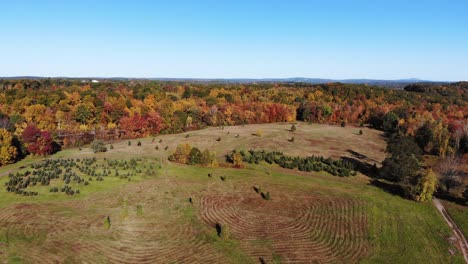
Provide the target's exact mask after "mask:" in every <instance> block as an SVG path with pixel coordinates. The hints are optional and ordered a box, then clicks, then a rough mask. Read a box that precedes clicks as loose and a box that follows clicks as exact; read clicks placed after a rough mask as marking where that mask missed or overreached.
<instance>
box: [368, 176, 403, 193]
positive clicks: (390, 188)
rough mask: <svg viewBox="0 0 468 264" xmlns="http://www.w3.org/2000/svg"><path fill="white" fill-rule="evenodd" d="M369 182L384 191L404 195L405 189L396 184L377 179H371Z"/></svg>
mask: <svg viewBox="0 0 468 264" xmlns="http://www.w3.org/2000/svg"><path fill="white" fill-rule="evenodd" d="M369 184H370V185H372V186H375V187H377V188H379V189H382V190H383V191H384V192H386V193H390V194H393V195H398V196H401V197H405V191H404V190H403V188H401V186H400V185H398V184H395V183H389V182H385V181H382V180H379V179H373V180H372V181H371V182H370V183H369Z"/></svg>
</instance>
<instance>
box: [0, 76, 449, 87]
mask: <svg viewBox="0 0 468 264" xmlns="http://www.w3.org/2000/svg"><path fill="white" fill-rule="evenodd" d="M46 78H48V77H40V76H15V77H0V79H6V80H8V79H9V80H18V79H30V80H34V79H36V80H38V79H46ZM52 79H71V80H100V81H104V80H111V81H128V80H152V81H179V82H221V83H271V82H276V83H310V84H321V83H330V82H341V83H349V84H368V85H378V86H389V87H402V86H404V85H407V84H412V83H437V84H442V83H450V82H443V81H429V80H421V79H416V78H410V79H399V80H377V79H322V78H304V77H293V78H261V79H255V78H131V77H110V78H105V77H53V78H52Z"/></svg>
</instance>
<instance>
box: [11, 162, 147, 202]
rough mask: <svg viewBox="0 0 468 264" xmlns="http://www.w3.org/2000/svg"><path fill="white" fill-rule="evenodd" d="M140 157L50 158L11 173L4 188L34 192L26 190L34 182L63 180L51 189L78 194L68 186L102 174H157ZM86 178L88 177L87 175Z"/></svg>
mask: <svg viewBox="0 0 468 264" xmlns="http://www.w3.org/2000/svg"><path fill="white" fill-rule="evenodd" d="M141 161H142V160H141V159H131V160H108V159H106V158H104V161H103V162H98V160H97V159H96V158H84V159H72V158H70V159H53V160H52V159H49V160H45V161H44V162H40V163H34V164H31V165H30V166H29V168H28V169H27V170H26V171H24V172H19V171H18V172H16V173H15V174H14V173H10V174H9V175H8V177H9V179H8V181H7V182H6V183H5V187H6V191H8V192H11V193H15V194H19V195H24V196H36V195H38V192H36V191H30V190H27V188H28V187H34V186H36V185H41V186H49V185H51V181H53V180H62V181H63V184H64V185H63V186H62V187H61V188H59V187H56V186H54V187H51V188H50V189H49V191H50V192H63V193H65V194H67V195H75V194H79V193H80V190H79V189H77V188H76V189H73V188H72V187H71V186H69V185H70V184H71V183H73V184H74V186H76V185H79V186H82V187H84V186H87V185H89V184H90V183H91V182H92V181H104V179H105V177H108V176H114V177H119V178H121V179H128V180H130V179H131V177H132V176H136V175H140V174H142V173H143V171H144V170H145V173H146V175H148V176H154V175H156V169H155V168H154V165H153V164H148V165H147V164H144V165H141V164H139V163H138V162H141ZM86 178H88V179H86Z"/></svg>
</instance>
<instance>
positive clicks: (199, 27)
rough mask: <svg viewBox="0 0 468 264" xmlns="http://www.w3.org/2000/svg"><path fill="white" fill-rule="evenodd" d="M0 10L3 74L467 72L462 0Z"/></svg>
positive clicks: (18, 0)
mask: <svg viewBox="0 0 468 264" xmlns="http://www.w3.org/2000/svg"><path fill="white" fill-rule="evenodd" d="M0 10H1V12H0V76H18V75H39V76H51V77H53V76H70V77H77V76H102V77H117V76H119V77H187V78H236V77H243V78H268V77H299V76H300V77H320V78H335V79H345V78H373V79H399V78H421V79H429V80H449V81H455V80H468V15H467V14H468V1H466V0H460V1H457V0H439V1H435V0H426V1H421V0H405V1H400V0H373V1H370V0H369V1H364V0H353V1H352V0H348V1H345V0H321V1H319V0H309V1H295V0H284V1H275V0H268V1H267V0H265V1H263V0H236V1H195V0H194V1H183V0H172V1H169V0H167V1H143V0H141V1H138V0H134V1H117V0H116V1H89V0H81V1H78V0H76V1H47V0H44V1H22V0H15V1H7V0H1V1H0Z"/></svg>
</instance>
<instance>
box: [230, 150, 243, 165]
mask: <svg viewBox="0 0 468 264" xmlns="http://www.w3.org/2000/svg"><path fill="white" fill-rule="evenodd" d="M232 162H233V163H234V167H236V168H240V167H242V154H240V152H239V151H234V153H232Z"/></svg>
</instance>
